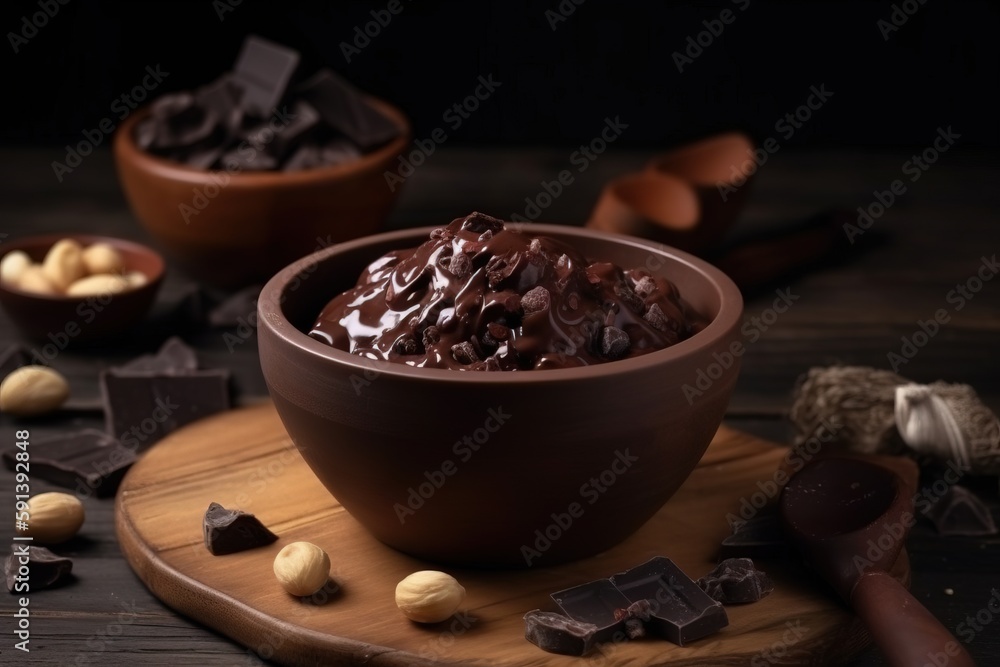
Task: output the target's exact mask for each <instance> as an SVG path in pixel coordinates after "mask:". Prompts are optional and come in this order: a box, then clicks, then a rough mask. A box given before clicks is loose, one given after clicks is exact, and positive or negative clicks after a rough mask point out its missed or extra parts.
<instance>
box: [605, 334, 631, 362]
mask: <svg viewBox="0 0 1000 667" xmlns="http://www.w3.org/2000/svg"><path fill="white" fill-rule="evenodd" d="M629 345H631V341H629V337H628V334H627V333H625V332H624V331H622V330H621V329H619V328H618V327H604V328H603V329H601V355H603V356H605V357H607V358H608V359H621V358H622V357H624V356H625V353H627V352H628V348H629Z"/></svg>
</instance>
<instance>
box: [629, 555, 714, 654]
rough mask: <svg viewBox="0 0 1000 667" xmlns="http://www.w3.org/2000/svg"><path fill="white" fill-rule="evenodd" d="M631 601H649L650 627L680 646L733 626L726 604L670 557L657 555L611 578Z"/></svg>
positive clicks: (648, 626) (648, 625)
mask: <svg viewBox="0 0 1000 667" xmlns="http://www.w3.org/2000/svg"><path fill="white" fill-rule="evenodd" d="M610 581H611V583H612V585H613V586H615V587H617V588H618V590H619V591H620V592H621V594H623V595H624V596H625V598H626V599H628V600H629V601H630V602H638V601H640V600H649V601H650V604H651V605H652V612H651V618H650V620H649V622H648V623H647V628H648V629H649V630H650V631H651V632H653V633H654V634H657V635H659V636H661V637H663V638H664V639H668V640H669V641H672V642H673V643H675V644H677V645H678V646H684V645H686V644H689V643H691V642H693V641H695V640H697V639H701V638H702V637H706V636H708V635H710V634H712V633H714V632H718V631H719V630H721V629H722V628H724V627H726V626H727V625H729V618H728V616H726V611H725V609H723V608H722V605H721V604H719V603H718V602H716V601H715V600H713V599H712V598H710V597H709V596H708V595H707V594H706V593H705V591H703V590H701V588H699V587H698V585H697V584H696V583H695V582H693V581H692V580H691V579H690V577H688V576H687V575H686V574H684V572H683V571H681V569H680V568H679V567H677V566H676V565H674V563H673V561H671V560H670V559H669V558H664V557H662V556H657V557H656V558H652V559H650V560H648V561H647V562H645V563H643V564H642V565H639V566H638V567H634V568H632V569H630V570H626V571H625V572H619V573H618V574H616V575H614V576H613V577H611V580H610Z"/></svg>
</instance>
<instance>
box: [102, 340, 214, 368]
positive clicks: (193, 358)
mask: <svg viewBox="0 0 1000 667" xmlns="http://www.w3.org/2000/svg"><path fill="white" fill-rule="evenodd" d="M194 370H198V357H197V355H196V354H195V352H194V350H193V349H191V348H190V347H188V346H187V344H185V343H184V341H183V340H181V339H180V338H178V337H177V336H171V337H170V338H168V339H167V340H166V341H165V342H164V343H163V345H161V346H160V349H159V350H158V351H157V352H156V354H144V355H142V356H141V357H136V358H135V359H133V360H132V361H129V362H127V363H125V364H123V365H121V366H115V367H114V368H112V371H113V372H115V373H118V374H119V375H121V374H124V373H184V372H186V371H194Z"/></svg>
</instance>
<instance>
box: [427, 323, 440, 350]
mask: <svg viewBox="0 0 1000 667" xmlns="http://www.w3.org/2000/svg"><path fill="white" fill-rule="evenodd" d="M440 341H441V330H440V329H438V328H437V327H435V326H429V327H427V328H426V329H424V334H423V342H424V348H429V347H432V346H434V345H436V344H437V343H438V342H440Z"/></svg>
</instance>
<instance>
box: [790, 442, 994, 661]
mask: <svg viewBox="0 0 1000 667" xmlns="http://www.w3.org/2000/svg"><path fill="white" fill-rule="evenodd" d="M780 511H781V517H782V522H783V524H784V527H785V531H786V535H787V536H788V538H789V539H790V541H791V542H792V543H793V544H795V545H796V546H797V547H798V548H799V549H800V550H801V551H802V553H803V554H804V555H805V557H806V559H807V560H808V561H809V562H810V563H811V564H812V565H813V566H814V567H815V568H816V570H817V571H818V572H819V573H820V574H821V575H822V576H823V578H824V579H826V581H827V582H829V583H830V584H831V585H832V586H833V587H834V589H836V591H837V593H838V594H839V595H840V596H841V597H842V598H843V599H844V600H845V601H846V602H847V603H848V604H850V605H851V607H853V608H854V611H855V612H856V613H857V614H858V616H860V617H861V619H862V620H863V621H864V622H865V624H866V625H867V626H868V630H869V631H870V632H871V635H872V637H873V639H874V640H875V643H877V644H878V645H879V648H881V649H882V652H883V653H884V654H885V656H886V657H887V658H888V660H889V664H891V665H893V666H894V667H914V666H919V665H924V664H931V665H948V667H973V666H974V665H975V663H974V662H973V660H972V658H971V656H969V654H968V652H967V651H966V650H965V648H964V647H963V646H962V644H961V643H960V642H959V641H958V640H956V639H955V637H954V636H952V634H951V633H950V632H948V630H947V629H946V628H945V627H944V626H943V625H941V623H940V621H938V620H937V619H936V618H935V617H934V616H933V615H932V614H931V613H930V612H929V611H927V609H926V608H925V607H924V606H923V605H921V604H920V602H918V601H917V600H916V598H914V597H913V596H912V595H911V594H910V592H909V591H907V590H906V589H905V588H904V587H903V586H902V585H901V584H900V583H899V582H898V581H896V579H894V578H893V577H892V576H890V575H889V574H888V570H889V568H890V567H891V566H892V564H893V562H894V561H895V560H896V558H897V557H898V556H899V552H900V550H901V549H902V548H903V544H904V542H905V541H906V536H907V534H908V533H909V528H910V526H912V525H913V523H914V521H915V518H914V514H913V502H912V498H910V497H909V496H908V494H906V493H904V492H903V490H902V486H901V483H900V479H899V477H897V476H896V475H895V474H893V473H892V472H890V471H889V470H887V469H886V468H883V467H882V466H878V465H875V464H872V463H867V462H865V461H859V460H856V459H838V458H830V459H824V460H820V461H816V462H814V463H812V464H810V465H808V466H806V467H805V468H803V469H802V470H801V471H800V472H799V473H798V474H797V475H795V477H793V478H792V479H791V480H790V481H789V482H788V485H787V486H786V487H785V489H784V491H783V492H782V494H781V502H780Z"/></svg>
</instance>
